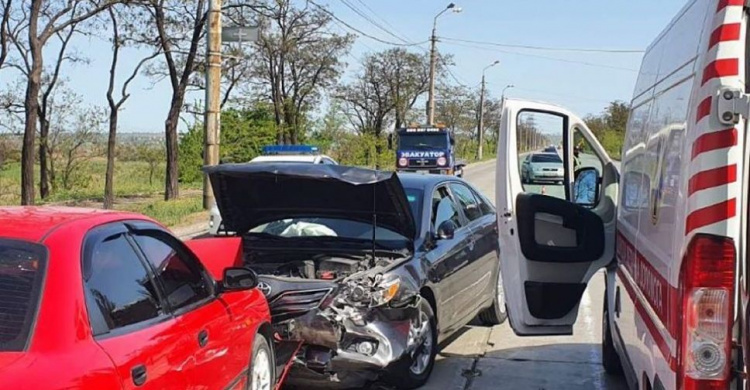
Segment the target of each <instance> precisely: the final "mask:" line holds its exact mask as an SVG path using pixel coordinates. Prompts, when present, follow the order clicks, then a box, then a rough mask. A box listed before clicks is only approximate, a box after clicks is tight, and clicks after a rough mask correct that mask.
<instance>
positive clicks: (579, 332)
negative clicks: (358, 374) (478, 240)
mask: <svg viewBox="0 0 750 390" xmlns="http://www.w3.org/2000/svg"><path fill="white" fill-rule="evenodd" d="M464 178H465V179H466V180H468V181H469V182H471V183H472V184H473V185H474V186H475V187H476V188H477V189H479V190H480V191H481V192H483V193H484V194H485V195H486V196H487V197H489V198H490V199H491V200H493V202H494V199H495V162H494V161H489V162H484V163H480V164H475V165H472V166H470V167H469V168H467V170H466V174H465V176H464ZM501 261H502V260H501ZM603 297H604V276H603V274H599V275H595V277H594V278H593V280H592V282H591V283H590V284H589V287H588V289H587V290H586V292H585V293H584V296H583V300H582V303H581V306H580V308H579V312H578V321H577V322H576V325H575V327H574V330H573V335H572V336H554V337H519V336H516V335H515V334H514V333H513V331H512V330H511V329H510V327H509V326H508V323H507V321H506V323H505V324H502V325H499V326H495V327H492V328H489V327H481V326H466V327H464V329H462V330H461V331H460V332H459V334H458V335H457V336H456V337H455V338H454V339H453V340H452V342H450V343H448V344H446V345H444V346H443V349H442V350H441V352H440V354H439V356H438V361H437V363H436V365H435V369H434V371H433V372H432V377H431V378H430V381H429V382H428V384H427V385H426V386H424V387H423V389H425V390H438V389H440V390H443V389H446V390H450V389H455V390H470V389H471V390H490V389H493V390H494V389H532V390H541V389H550V390H552V389H555V390H556V389H560V390H566V389H575V390H585V389H607V390H615V389H617V390H625V389H626V388H627V386H626V385H625V381H624V380H623V379H622V378H618V377H611V376H609V375H607V374H605V373H604V369H603V368H602V366H601V324H602V302H603V301H602V299H603Z"/></svg>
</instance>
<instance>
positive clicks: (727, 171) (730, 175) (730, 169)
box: [688, 164, 737, 196]
mask: <svg viewBox="0 0 750 390" xmlns="http://www.w3.org/2000/svg"><path fill="white" fill-rule="evenodd" d="M735 181H737V165H736V164H732V165H729V166H726V167H719V168H714V169H709V170H705V171H702V172H698V173H696V174H695V175H693V177H691V178H690V182H689V183H688V196H690V195H692V194H694V193H696V192H698V191H700V190H705V189H707V188H713V187H718V186H722V185H725V184H729V183H734V182H735Z"/></svg>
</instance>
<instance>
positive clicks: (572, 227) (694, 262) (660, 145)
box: [496, 0, 750, 389]
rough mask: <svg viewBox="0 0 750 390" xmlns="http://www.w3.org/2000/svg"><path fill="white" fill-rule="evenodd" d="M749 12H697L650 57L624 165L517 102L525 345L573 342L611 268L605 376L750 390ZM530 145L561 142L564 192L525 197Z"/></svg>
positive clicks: (506, 203) (517, 244) (512, 138)
mask: <svg viewBox="0 0 750 390" xmlns="http://www.w3.org/2000/svg"><path fill="white" fill-rule="evenodd" d="M746 3H749V2H747V1H746V0H694V1H689V2H688V4H687V5H686V6H685V7H684V8H683V9H682V11H680V13H679V14H678V15H677V16H676V18H675V19H674V20H673V22H672V23H671V24H670V25H669V26H668V27H667V28H666V29H665V30H664V32H663V33H662V34H661V35H659V37H658V38H657V39H656V40H655V41H654V43H653V44H652V45H651V46H650V47H649V49H648V51H647V52H646V54H645V56H644V58H643V63H642V66H641V70H640V75H639V77H638V81H637V84H636V86H635V92H634V94H633V96H634V97H633V100H632V111H631V115H630V119H629V123H628V126H627V132H626V137H625V138H626V139H625V144H624V146H623V148H622V157H621V161H622V162H621V166H618V163H617V162H616V161H613V160H612V159H610V158H609V157H608V156H607V154H606V152H605V151H604V149H603V148H602V146H601V145H600V143H599V142H598V141H597V140H596V138H595V137H594V136H593V134H592V133H591V131H590V130H589V129H588V128H587V127H586V125H585V124H584V122H583V121H582V120H581V119H580V118H578V117H576V116H575V115H573V114H572V113H570V112H568V111H567V110H565V109H562V108H560V107H556V106H553V105H549V104H543V103H534V102H526V101H519V100H506V101H505V102H504V107H503V111H502V115H503V117H502V128H501V131H500V137H499V145H498V167H497V191H496V196H497V204H496V206H497V210H498V227H499V232H500V240H501V248H502V253H501V259H502V260H501V262H502V264H501V270H502V279H503V284H504V287H505V294H506V300H507V306H508V312H509V317H510V324H511V326H512V328H513V330H514V331H515V332H516V333H517V334H519V335H529V336H532V335H565V334H571V332H572V329H573V328H572V326H573V324H574V323H575V321H576V317H577V314H578V305H579V301H580V299H581V297H582V294H583V292H584V289H585V288H586V286H587V283H588V282H589V280H590V279H591V278H592V277H593V276H594V275H596V274H597V273H599V270H600V269H602V268H604V269H606V291H605V292H604V294H605V298H606V299H605V303H604V308H603V310H604V320H603V340H602V352H603V363H604V366H605V369H606V370H607V372H610V373H617V372H623V371H624V373H625V375H626V378H627V382H628V384H629V386H630V387H631V388H633V389H728V388H732V389H735V388H736V389H740V388H745V378H746V373H747V370H746V367H745V363H744V362H746V361H747V356H746V354H747V352H748V350H747V326H748V323H747V322H746V321H745V320H746V319H747V315H746V313H747V301H748V299H747V289H748V284H747V270H746V266H747V261H746V252H747V243H746V242H745V241H747V239H746V237H747V228H748V226H747V224H748V211H750V208H749V207H748V196H747V194H748V192H749V191H750V189H749V188H748V187H749V186H748V183H749V180H748V173H749V171H750V170H748V169H746V168H747V167H750V165H748V164H750V149H748V145H747V144H746V139H745V133H746V124H747V118H748V114H749V113H750V98H749V97H748V96H750V95H748V94H747V93H748V91H747V89H748V86H747V83H748V81H750V80H746V79H747V78H748V76H747V72H748V71H750V69H749V68H748V67H747V60H746V58H748V57H747V55H748V54H747V53H746V49H747V47H748V45H749V44H750V41H749V40H748V13H747V9H746V8H745V4H746ZM530 134H534V135H535V139H539V137H541V138H542V139H544V140H545V142H544V143H543V144H549V143H552V144H555V143H557V142H561V143H562V145H563V150H562V151H561V153H562V154H563V162H564V165H565V180H564V183H563V184H562V185H546V186H539V185H530V184H522V182H521V177H520V175H519V165H518V161H519V159H522V158H523V157H524V156H525V155H526V154H528V153H532V152H535V151H536V150H531V147H530V146H529V145H528V142H526V140H528V139H529V138H534V137H530V136H529V135H530ZM546 141H549V142H546ZM579 161H580V162H579ZM574 165H575V167H574ZM543 194H546V195H543Z"/></svg>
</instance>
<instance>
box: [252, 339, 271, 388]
mask: <svg viewBox="0 0 750 390" xmlns="http://www.w3.org/2000/svg"><path fill="white" fill-rule="evenodd" d="M275 369H276V363H275V360H274V356H273V350H272V349H271V346H270V344H268V340H267V339H266V338H265V336H263V335H262V334H260V333H257V334H256V335H255V342H254V343H253V354H252V355H251V358H250V370H248V371H249V372H248V376H249V378H248V389H249V390H272V389H273V388H274V386H275V385H276V384H275V383H274V382H276V374H275V372H274V371H275Z"/></svg>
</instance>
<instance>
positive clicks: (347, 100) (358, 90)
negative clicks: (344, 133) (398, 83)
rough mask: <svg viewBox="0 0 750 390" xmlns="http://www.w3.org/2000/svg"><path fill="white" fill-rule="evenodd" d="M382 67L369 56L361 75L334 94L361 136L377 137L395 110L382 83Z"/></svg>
mask: <svg viewBox="0 0 750 390" xmlns="http://www.w3.org/2000/svg"><path fill="white" fill-rule="evenodd" d="M383 65H384V63H383V62H382V61H381V60H380V58H379V57H377V56H374V55H371V56H368V57H367V59H366V60H365V63H364V64H363V69H362V72H361V73H359V74H356V75H355V76H354V81H352V82H351V83H350V84H348V85H345V86H342V87H340V88H339V89H338V90H337V93H336V96H335V97H336V99H338V100H339V101H341V103H342V104H341V108H342V110H343V111H344V113H345V114H346V116H347V118H349V122H350V123H351V124H352V126H354V128H355V129H356V130H357V131H358V132H359V133H360V134H373V135H375V136H378V137H379V136H380V133H381V132H382V131H383V130H384V127H385V124H386V121H387V120H388V119H389V117H391V116H392V114H393V111H394V110H395V108H396V102H395V100H394V96H393V95H392V94H391V90H390V88H389V86H388V85H387V83H386V82H385V81H384V80H383V79H382V75H383V72H382V67H383Z"/></svg>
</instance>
